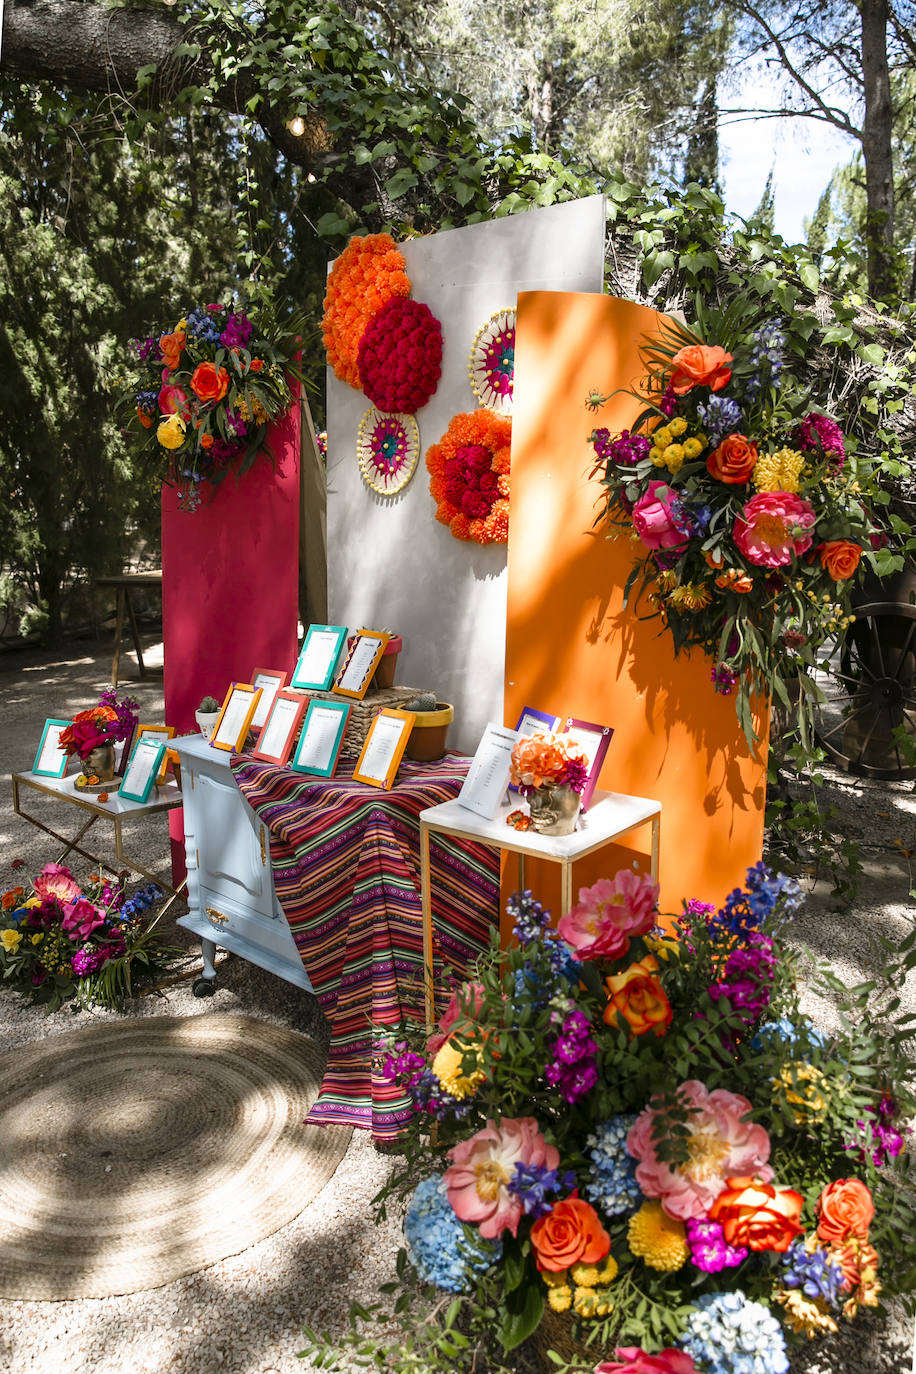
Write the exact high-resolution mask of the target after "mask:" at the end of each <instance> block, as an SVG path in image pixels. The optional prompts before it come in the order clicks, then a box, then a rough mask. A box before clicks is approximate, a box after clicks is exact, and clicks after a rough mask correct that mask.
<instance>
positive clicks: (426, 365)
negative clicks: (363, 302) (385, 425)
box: [358, 300, 442, 415]
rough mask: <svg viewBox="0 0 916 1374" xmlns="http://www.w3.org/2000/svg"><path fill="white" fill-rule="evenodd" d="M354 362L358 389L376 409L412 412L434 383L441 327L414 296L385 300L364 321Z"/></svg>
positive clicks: (438, 369)
mask: <svg viewBox="0 0 916 1374" xmlns="http://www.w3.org/2000/svg"><path fill="white" fill-rule="evenodd" d="M358 362H359V375H360V380H361V382H362V387H363V391H365V393H366V395H367V396H368V397H369V400H370V401H372V403H373V404H374V405H377V406H378V408H379V410H389V411H403V412H406V413H407V414H408V415H413V413H414V411H417V410H419V409H420V408H421V407H422V406H425V405H426V402H427V401H428V400H429V398H430V396H432V395H433V393H434V391H435V390H436V387H437V386H438V385H439V378H440V376H441V375H442V326H441V324H440V323H439V321H438V320H437V319H436V317H435V315H434V314H433V312H432V311H431V310H430V308H429V306H428V305H423V304H422V302H420V301H409V300H393V301H389V302H388V304H387V305H386V306H383V308H382V309H381V310H380V311H379V312H378V314H377V315H375V316H374V317H373V318H372V319H371V320H370V321H369V323H368V324H367V325H366V332H365V333H364V334H363V337H362V338H361V339H360V341H359V354H358Z"/></svg>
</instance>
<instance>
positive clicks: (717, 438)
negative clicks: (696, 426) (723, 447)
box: [697, 396, 742, 448]
mask: <svg viewBox="0 0 916 1374" xmlns="http://www.w3.org/2000/svg"><path fill="white" fill-rule="evenodd" d="M697 414H698V415H699V417H700V422H701V424H702V426H703V429H704V431H705V433H706V437H707V439H708V440H709V442H710V444H712V446H713V448H715V446H716V445H717V444H720V443H721V442H722V440H723V439H724V438H725V436H726V434H736V433H740V432H741V424H742V421H741V407H740V406H739V404H738V402H737V401H733V400H732V398H731V396H710V398H709V400H708V401H707V403H706V405H705V406H704V405H698V406H697Z"/></svg>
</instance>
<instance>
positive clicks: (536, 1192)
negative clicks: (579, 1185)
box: [506, 1160, 576, 1219]
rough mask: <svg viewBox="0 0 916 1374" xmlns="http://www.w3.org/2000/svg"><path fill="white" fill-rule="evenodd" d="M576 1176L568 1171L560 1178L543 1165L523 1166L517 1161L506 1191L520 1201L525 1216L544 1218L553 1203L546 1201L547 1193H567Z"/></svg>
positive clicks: (554, 1170) (572, 1185)
mask: <svg viewBox="0 0 916 1374" xmlns="http://www.w3.org/2000/svg"><path fill="white" fill-rule="evenodd" d="M575 1182H576V1176H575V1174H574V1173H573V1172H572V1170H568V1171H567V1172H566V1173H565V1174H563V1175H562V1176H561V1175H559V1174H558V1173H557V1171H556V1169H548V1168H547V1167H546V1165H543V1164H523V1163H522V1162H521V1160H517V1161H516V1164H515V1173H514V1174H513V1176H512V1178H511V1179H510V1180H509V1182H508V1184H507V1185H506V1188H507V1191H508V1192H510V1193H514V1194H515V1196H516V1197H517V1198H519V1199H520V1200H521V1204H522V1206H523V1207H524V1209H525V1214H526V1216H529V1217H534V1218H535V1219H537V1218H538V1217H543V1216H546V1215H547V1213H548V1212H549V1211H550V1210H551V1207H552V1206H553V1203H551V1202H549V1201H548V1199H547V1194H548V1193H559V1192H560V1191H561V1190H562V1191H568V1190H569V1189H571V1188H572V1187H574V1185H575Z"/></svg>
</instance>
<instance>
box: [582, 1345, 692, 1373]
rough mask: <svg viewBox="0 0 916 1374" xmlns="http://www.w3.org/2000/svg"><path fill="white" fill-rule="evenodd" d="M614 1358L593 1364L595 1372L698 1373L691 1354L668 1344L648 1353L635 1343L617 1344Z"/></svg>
mask: <svg viewBox="0 0 916 1374" xmlns="http://www.w3.org/2000/svg"><path fill="white" fill-rule="evenodd" d="M614 1354H615V1355H616V1357H617V1358H616V1359H614V1360H604V1361H603V1362H602V1363H601V1364H596V1365H595V1374H699V1370H698V1369H697V1367H696V1365H695V1364H694V1362H693V1356H692V1355H688V1354H687V1353H686V1351H684V1350H675V1348H674V1346H671V1345H669V1346H668V1347H667V1349H666V1350H659V1351H658V1353H657V1354H656V1355H649V1354H647V1353H646V1351H645V1350H640V1348H639V1347H638V1346H635V1345H618V1347H617V1349H616V1350H615V1351H614Z"/></svg>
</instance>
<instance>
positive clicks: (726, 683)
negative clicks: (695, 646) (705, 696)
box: [709, 663, 738, 697]
mask: <svg viewBox="0 0 916 1374" xmlns="http://www.w3.org/2000/svg"><path fill="white" fill-rule="evenodd" d="M709 678H710V681H711V682H712V683H713V685H714V686H715V689H716V691H717V693H718V694H719V696H722V697H727V696H731V694H732V692H733V691H734V690H735V683H736V682H737V681H738V674H737V673H736V672H734V671H733V670H732V669H731V668H729V666H728V664H726V663H717V664H716V666H715V668H713V670H712V672H711V673H710V674H709Z"/></svg>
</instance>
